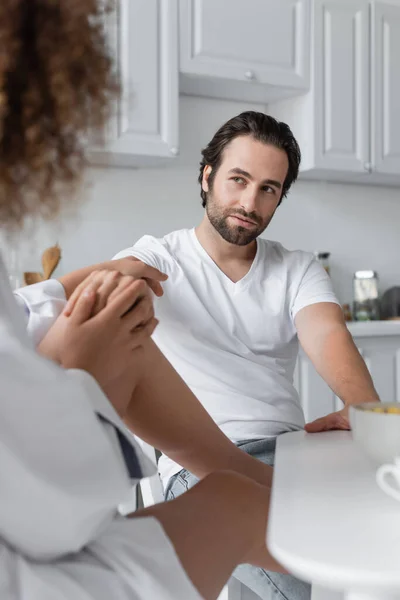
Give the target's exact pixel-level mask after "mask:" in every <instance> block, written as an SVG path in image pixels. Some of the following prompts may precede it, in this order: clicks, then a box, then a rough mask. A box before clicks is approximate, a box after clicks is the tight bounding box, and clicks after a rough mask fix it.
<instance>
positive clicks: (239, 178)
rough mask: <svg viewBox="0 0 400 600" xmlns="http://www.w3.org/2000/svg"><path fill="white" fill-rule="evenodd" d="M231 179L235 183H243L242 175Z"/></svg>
mask: <svg viewBox="0 0 400 600" xmlns="http://www.w3.org/2000/svg"><path fill="white" fill-rule="evenodd" d="M233 181H235V182H236V183H245V180H244V179H243V177H234V178H233Z"/></svg>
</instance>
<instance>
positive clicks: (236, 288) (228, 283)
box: [189, 227, 262, 294]
mask: <svg viewBox="0 0 400 600" xmlns="http://www.w3.org/2000/svg"><path fill="white" fill-rule="evenodd" d="M189 234H190V237H191V239H192V241H193V244H194V246H195V249H196V250H197V252H198V253H199V254H200V255H201V257H202V259H204V260H206V262H207V263H208V264H209V265H210V267H211V268H212V269H213V270H214V271H215V272H216V274H217V275H218V277H219V279H220V280H221V281H222V282H223V284H224V286H225V287H226V289H227V290H229V291H230V292H232V293H234V294H235V293H238V292H241V291H243V289H244V288H245V287H246V286H247V285H248V284H249V283H250V281H251V280H252V278H253V275H254V272H255V271H256V269H257V267H258V264H259V263H260V260H261V254H262V244H260V243H259V241H258V239H256V244H257V250H256V255H255V257H254V260H253V262H252V264H251V267H250V269H249V270H248V271H247V273H246V275H245V276H244V277H242V278H241V279H239V281H236V283H235V282H234V281H232V279H229V277H228V276H227V275H225V273H224V272H223V271H222V270H221V269H220V268H219V266H218V265H217V264H216V263H215V262H214V261H213V259H212V258H211V256H210V255H209V254H208V252H207V251H206V250H205V249H204V248H203V246H202V245H201V244H200V242H199V240H198V238H197V235H196V230H195V228H194V227H193V228H192V229H190V230H189Z"/></svg>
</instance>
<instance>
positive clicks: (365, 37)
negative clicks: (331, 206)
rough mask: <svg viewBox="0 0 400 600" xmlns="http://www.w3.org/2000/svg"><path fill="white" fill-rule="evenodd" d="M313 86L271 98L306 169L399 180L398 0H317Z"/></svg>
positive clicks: (348, 177)
mask: <svg viewBox="0 0 400 600" xmlns="http://www.w3.org/2000/svg"><path fill="white" fill-rule="evenodd" d="M312 11H313V14H312V23H313V28H312V35H311V40H312V43H311V87H310V91H309V92H308V93H307V94H306V95H305V96H304V97H302V98H295V99H293V100H291V101H286V102H282V103H278V104H272V105H271V106H270V107H269V108H270V112H271V113H272V114H274V115H275V116H276V117H277V118H279V119H281V120H283V121H286V122H287V123H288V124H289V125H290V126H291V127H292V129H293V132H294V134H295V136H296V137H297V139H298V141H299V143H300V147H301V149H302V153H303V164H302V173H303V176H305V177H309V178H315V179H326V180H338V181H350V182H358V183H376V184H389V185H390V184H394V185H397V184H399V183H400V118H399V116H398V112H397V107H398V106H399V101H400V70H399V68H398V56H399V55H400V1H399V0H392V1H391V0H389V1H388V2H381V1H379V0H376V1H373V2H372V1H371V0H314V1H313V4H312Z"/></svg>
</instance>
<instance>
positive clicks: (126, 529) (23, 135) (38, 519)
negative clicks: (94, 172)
mask: <svg viewBox="0 0 400 600" xmlns="http://www.w3.org/2000/svg"><path fill="white" fill-rule="evenodd" d="M132 1H133V0H132ZM106 8H108V7H106V6H105V3H104V2H103V3H102V2H100V0H99V1H96V0H1V3H0V219H1V222H2V226H3V229H4V230H7V231H9V232H10V233H11V234H12V233H14V234H15V232H18V231H20V228H21V227H22V225H23V224H24V221H25V220H26V218H28V217H29V218H32V217H36V216H42V217H45V218H52V217H55V216H56V215H57V214H58V212H59V210H60V208H61V205H63V204H65V205H69V204H70V203H71V202H73V201H74V200H75V199H76V198H77V197H78V191H79V187H80V184H81V180H82V175H83V173H84V167H85V147H84V143H85V140H86V139H87V138H88V136H89V135H90V134H91V132H99V131H101V130H102V129H103V127H104V125H105V124H106V122H107V119H108V117H109V115H110V107H111V105H112V102H113V101H114V100H115V99H116V98H117V93H118V85H117V82H116V79H115V77H114V74H113V68H112V61H111V60H110V57H109V55H108V50H107V46H106V42H105V37H104V34H103V28H102V19H103V16H104V14H103V13H104V10H105V9H106ZM152 275H154V273H153V274H152V273H147V274H146V273H145V274H144V273H142V272H136V271H135V265H134V264H133V263H132V273H131V274H128V275H127V274H121V273H119V272H118V271H116V270H114V271H95V272H94V273H93V274H92V275H91V276H90V277H89V278H88V279H86V280H85V282H84V283H83V284H82V285H81V286H79V287H78V288H77V290H76V292H75V294H74V296H73V298H72V299H71V302H70V303H69V305H68V307H67V309H65V310H64V312H63V314H62V315H61V316H60V317H59V318H58V319H57V321H56V322H55V324H54V325H53V326H52V327H49V326H48V324H47V325H46V319H44V321H41V322H40V323H39V324H37V323H36V325H35V324H32V322H31V319H30V318H29V315H26V314H24V312H23V309H24V308H25V309H26V306H25V305H24V303H23V301H22V298H21V297H19V298H18V297H17V303H16V302H15V298H14V297H13V295H12V293H11V290H10V289H9V286H8V282H7V275H6V272H5V269H4V267H3V265H2V264H1V263H0V279H1V286H0V332H1V335H0V357H1V359H0V373H1V387H0V390H1V391H0V573H1V577H0V591H1V598H2V600H11V599H13V600H16V599H17V600H22V599H29V600H46V599H51V600H55V599H56V598H57V599H60V600H66V599H70V600H88V599H90V598H93V599H94V598H95V599H96V600H106V599H107V600H109V599H110V598H113V600H128V599H130V600H132V599H133V598H135V599H138V600H141V599H150V600H158V599H160V600H161V599H164V598H165V599H170V600H178V599H182V600H190V599H191V598H193V599H194V598H200V597H203V598H207V599H211V598H216V597H217V596H218V594H219V592H220V590H221V589H222V587H223V585H224V584H225V582H226V581H227V580H228V578H229V576H230V574H231V573H232V571H233V570H234V568H235V567H236V565H238V564H239V563H243V562H245V563H253V564H255V565H259V566H263V567H265V568H267V569H270V570H271V569H276V570H280V569H281V567H280V566H279V565H278V564H277V563H275V561H274V560H273V558H272V557H271V556H270V555H269V553H268V551H267V549H266V544H265V534H266V527H267V516H268V504H269V488H270V481H271V469H270V468H269V467H267V466H265V465H263V464H262V463H259V462H258V461H256V460H253V459H252V458H251V457H249V456H247V455H246V454H244V453H243V452H241V451H240V450H238V449H237V448H235V446H234V445H233V444H231V442H229V440H228V439H227V438H226V437H225V436H224V435H223V434H222V433H221V432H220V430H219V429H218V428H217V427H216V425H215V424H214V423H213V421H212V420H211V418H210V417H209V416H208V415H207V413H206V412H205V411H204V409H203V408H202V407H201V405H200V404H199V403H198V401H197V399H196V398H195V397H194V396H193V395H192V394H191V392H190V391H189V389H188V388H187V387H186V386H185V384H184V383H183V382H182V380H181V379H180V377H179V376H178V375H177V373H176V372H175V371H174V370H173V369H172V367H171V366H170V365H169V363H168V362H167V361H166V360H165V358H164V357H163V356H162V355H161V353H160V352H159V351H158V350H157V348H156V347H155V346H154V344H153V343H152V342H151V339H150V336H151V333H152V331H153V330H154V327H155V326H156V324H157V322H156V321H155V319H154V313H153V306H152V300H151V294H150V292H149V287H148V285H147V283H146V281H145V280H144V279H143V277H147V278H150V279H151V278H152ZM155 278H157V275H155ZM37 285H39V286H40V284H37ZM21 309H22V310H21ZM27 324H28V325H29V332H30V333H33V338H32V337H28V334H27V331H26V328H27ZM39 330H40V332H41V333H40V336H38V331H39ZM35 345H36V346H37V348H34V346H35ZM124 418H125V419H126V422H127V423H128V424H129V428H130V429H131V430H132V431H133V432H134V433H136V434H138V435H139V436H140V437H142V438H143V439H145V440H147V441H148V442H149V443H151V444H153V445H154V446H156V447H158V448H160V450H162V451H163V452H165V453H166V454H167V455H169V456H171V457H173V458H174V460H176V461H178V462H179V463H180V464H181V465H183V466H185V467H186V468H187V469H189V470H190V471H191V472H193V473H195V474H196V475H197V476H198V477H199V478H200V479H201V481H200V483H199V484H198V485H197V486H195V487H194V488H193V489H192V490H190V491H189V492H188V493H186V494H184V495H183V496H181V497H180V498H178V499H176V500H173V501H171V502H168V503H165V504H160V505H156V506H154V507H150V508H147V509H144V510H138V511H137V512H136V513H134V514H132V515H129V516H128V517H123V516H121V515H120V514H119V513H118V510H117V507H118V505H119V504H121V503H123V502H124V500H126V498H127V495H128V494H129V492H130V489H131V485H132V481H133V482H137V481H138V480H139V479H140V478H141V477H144V476H146V475H149V474H151V473H152V471H153V468H152V467H151V465H149V464H147V463H146V460H145V458H144V456H142V454H141V452H140V449H139V448H138V446H137V445H136V444H135V441H134V438H133V436H132V435H131V433H130V431H129V430H128V429H127V427H126V426H125V424H124V421H123V419H124ZM217 472H218V474H217ZM188 531H190V535H188V534H187V532H188Z"/></svg>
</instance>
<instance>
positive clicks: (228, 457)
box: [125, 342, 273, 486]
mask: <svg viewBox="0 0 400 600" xmlns="http://www.w3.org/2000/svg"><path fill="white" fill-rule="evenodd" d="M146 352H147V356H146V362H147V365H148V368H147V369H146V370H144V373H145V374H144V376H143V377H142V378H141V380H140V382H139V384H138V385H137V387H136V389H135V392H134V394H133V397H132V401H131V403H130V405H129V409H128V413H127V416H126V419H125V420H126V422H127V425H128V426H129V428H130V429H131V430H132V431H133V432H134V433H135V434H136V435H138V436H139V437H140V438H142V439H143V440H145V441H146V442H148V443H149V444H151V445H152V446H154V447H155V448H158V449H159V450H161V451H162V452H164V453H165V454H166V455H167V456H169V458H171V459H172V460H174V461H176V462H177V463H178V464H180V465H182V466H183V467H185V468H186V469H188V470H189V471H191V472H192V473H194V474H195V475H196V476H197V477H199V478H202V477H205V476H206V475H208V474H209V473H211V472H213V471H219V470H231V471H236V472H238V473H241V474H244V475H246V476H247V477H251V478H252V479H254V480H255V481H257V482H258V483H261V484H263V485H266V486H270V485H271V482H272V472H273V469H272V468H271V467H269V466H267V465H264V464H263V463H261V462H260V461H258V460H256V459H254V458H252V457H250V456H249V455H247V454H246V453H245V452H243V451H242V450H239V449H238V448H237V447H236V446H235V445H234V444H233V443H232V442H231V441H230V440H229V439H228V438H227V437H226V436H225V435H224V434H223V433H222V432H221V430H220V429H219V428H218V426H217V425H216V424H215V423H214V421H213V420H212V419H211V417H210V416H209V414H208V413H207V412H206V411H205V409H204V408H203V407H202V405H201V404H200V402H199V401H198V400H197V398H196V397H195V396H194V395H193V393H192V392H191V391H190V389H189V388H188V387H187V385H186V384H185V383H184V382H183V380H182V379H181V378H180V376H179V375H178V373H177V372H176V371H175V370H174V369H173V367H172V366H171V365H170V363H169V362H168V361H167V360H166V358H165V357H164V356H163V355H162V353H161V352H160V350H159V349H158V348H157V347H156V345H155V344H154V343H153V342H150V343H149V345H148V347H147V348H146ZM133 368H134V367H133ZM146 371H147V373H146Z"/></svg>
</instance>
